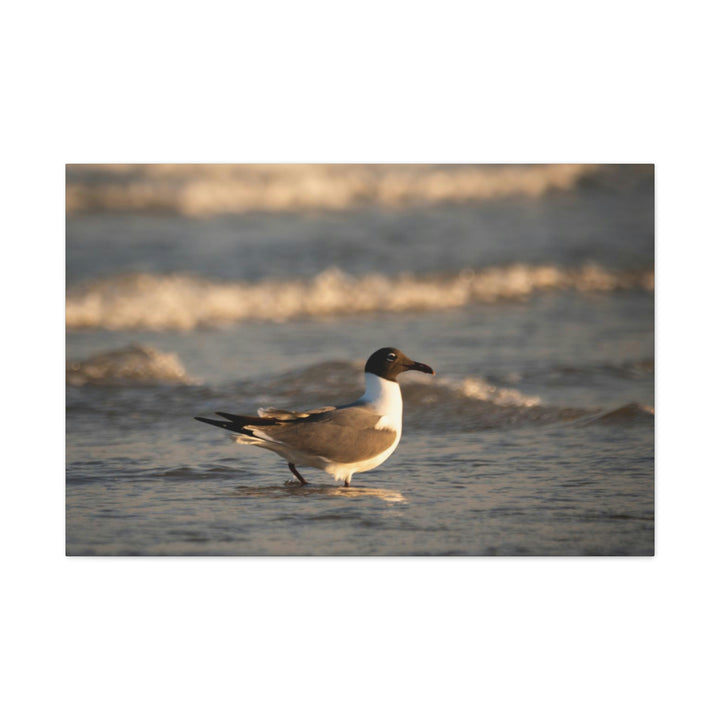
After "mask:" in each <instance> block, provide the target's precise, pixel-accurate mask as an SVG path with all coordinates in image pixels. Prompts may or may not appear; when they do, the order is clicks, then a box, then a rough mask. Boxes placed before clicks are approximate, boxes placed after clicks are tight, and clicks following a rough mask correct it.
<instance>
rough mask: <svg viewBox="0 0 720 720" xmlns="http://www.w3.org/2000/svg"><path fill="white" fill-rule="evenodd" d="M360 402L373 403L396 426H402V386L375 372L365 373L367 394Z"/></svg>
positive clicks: (377, 410)
mask: <svg viewBox="0 0 720 720" xmlns="http://www.w3.org/2000/svg"><path fill="white" fill-rule="evenodd" d="M359 402H361V403H367V404H368V405H371V406H372V407H373V409H374V410H375V411H376V412H377V413H378V415H382V416H383V417H385V418H387V422H388V423H389V424H390V425H392V426H393V427H395V428H398V429H399V428H400V427H402V411H403V401H402V394H401V393H400V386H399V385H398V384H397V383H396V382H393V381H392V380H386V379H385V378H381V377H379V376H378V375H375V374H374V373H367V372H366V373H365V394H364V395H363V396H362V397H361V398H360V400H359Z"/></svg>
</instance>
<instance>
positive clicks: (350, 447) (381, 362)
mask: <svg viewBox="0 0 720 720" xmlns="http://www.w3.org/2000/svg"><path fill="white" fill-rule="evenodd" d="M408 370H417V371H419V372H423V373H429V374H430V375H434V374H435V371H434V370H433V369H432V368H431V367H429V366H428V365H424V364H423V363H419V362H414V361H413V360H411V359H410V358H409V357H408V356H407V355H405V354H404V353H402V352H401V351H400V350H398V349H397V348H392V347H384V348H380V350H377V351H375V352H374V353H373V354H372V355H371V356H370V357H369V358H368V361H367V363H365V394H364V395H363V396H362V397H361V398H359V399H358V400H356V401H355V402H353V403H350V404H348V405H340V406H338V407H322V408H318V409H316V410H307V411H305V412H295V411H292V410H280V409H278V408H260V409H259V410H258V415H257V417H255V416H248V415H232V414H231V413H225V412H216V413H215V414H216V415H220V416H221V417H223V418H225V420H215V419H213V418H204V417H196V418H195V420H199V421H200V422H204V423H209V424H210V425H215V426H217V427H221V428H224V429H225V430H230V431H231V432H234V433H238V435H237V438H236V440H237V442H239V443H241V444H244V445H257V446H258V447H261V448H265V449H266V450H272V451H273V452H274V453H277V454H278V455H281V456H282V457H283V458H285V460H286V461H287V464H288V467H289V468H290V472H292V474H293V475H294V476H295V477H296V478H297V480H298V481H299V482H300V485H308V484H309V483H308V481H307V480H306V479H305V478H304V477H303V476H302V475H301V474H300V472H299V471H298V469H297V465H300V466H303V467H314V468H319V469H320V470H324V471H325V472H326V473H329V474H330V475H332V476H334V478H335V480H336V481H340V480H342V481H344V483H345V487H350V481H351V480H352V476H353V475H354V474H355V473H361V472H366V471H367V470H372V469H373V468H376V467H377V466H378V465H380V464H382V463H384V462H385V461H386V460H387V459H388V458H389V457H390V455H392V454H393V452H394V451H395V448H396V447H397V446H398V443H399V442H400V435H401V434H402V410H403V402H402V395H401V393H400V386H399V385H398V382H397V376H398V375H399V374H400V373H402V372H407V371H408ZM289 482H292V481H288V483H289Z"/></svg>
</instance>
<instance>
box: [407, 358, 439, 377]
mask: <svg viewBox="0 0 720 720" xmlns="http://www.w3.org/2000/svg"><path fill="white" fill-rule="evenodd" d="M405 369H406V370H417V371H418V372H423V373H428V374H430V375H434V374H435V371H434V370H433V369H432V368H431V367H430V366H429V365H425V364H424V363H421V362H413V361H412V360H411V361H410V365H407V366H406V368H405Z"/></svg>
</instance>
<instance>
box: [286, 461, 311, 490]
mask: <svg viewBox="0 0 720 720" xmlns="http://www.w3.org/2000/svg"><path fill="white" fill-rule="evenodd" d="M288 467H289V468H290V472H291V473H292V474H293V475H294V476H295V477H296V478H297V483H299V484H300V485H309V484H310V483H309V482H308V481H307V480H306V479H305V478H304V477H303V476H302V475H301V474H300V472H299V471H298V469H297V468H296V467H295V466H294V465H293V464H292V463H288ZM285 484H286V485H295V484H296V481H295V480H286V481H285Z"/></svg>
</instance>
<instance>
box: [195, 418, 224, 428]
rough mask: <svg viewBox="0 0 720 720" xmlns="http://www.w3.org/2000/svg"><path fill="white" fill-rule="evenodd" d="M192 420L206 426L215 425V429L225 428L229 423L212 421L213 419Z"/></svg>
mask: <svg viewBox="0 0 720 720" xmlns="http://www.w3.org/2000/svg"><path fill="white" fill-rule="evenodd" d="M193 420H199V421H200V422H204V423H207V424H208V425H215V426H216V427H221V428H227V427H228V426H229V425H230V423H229V422H227V420H214V419H213V418H204V417H195V418H193Z"/></svg>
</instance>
